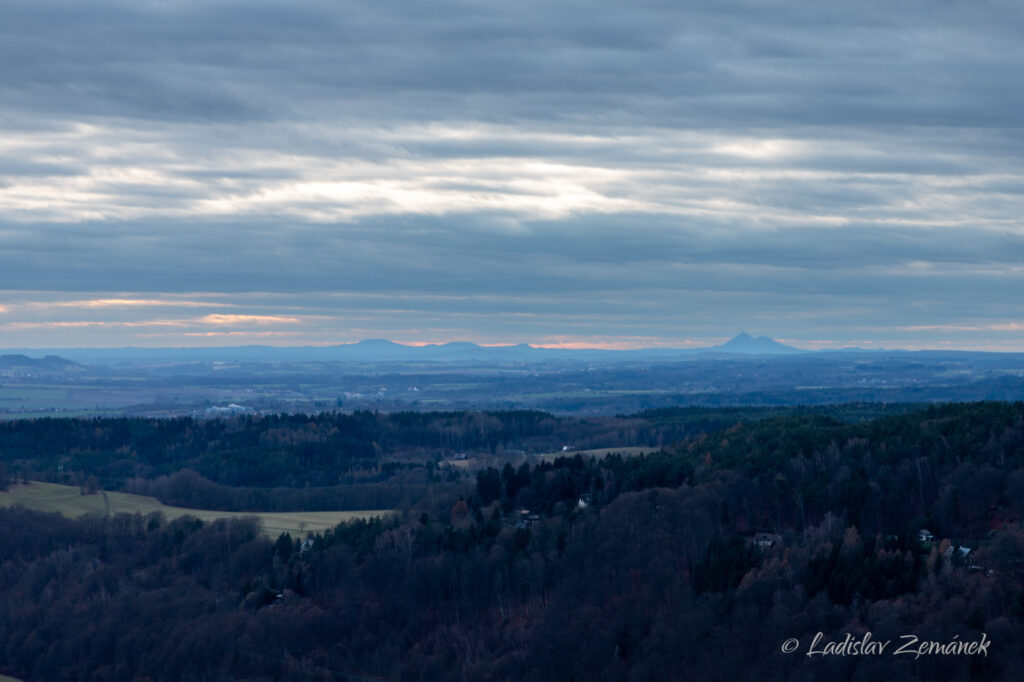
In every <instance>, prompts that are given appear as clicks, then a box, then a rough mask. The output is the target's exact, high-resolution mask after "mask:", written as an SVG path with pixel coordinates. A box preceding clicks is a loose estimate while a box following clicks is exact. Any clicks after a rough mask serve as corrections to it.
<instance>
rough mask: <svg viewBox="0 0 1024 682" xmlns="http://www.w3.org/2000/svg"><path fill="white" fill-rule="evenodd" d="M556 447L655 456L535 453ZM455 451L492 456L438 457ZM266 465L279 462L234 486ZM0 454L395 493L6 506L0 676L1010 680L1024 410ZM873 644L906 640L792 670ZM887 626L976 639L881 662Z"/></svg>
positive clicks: (683, 420) (419, 429) (359, 427)
mask: <svg viewBox="0 0 1024 682" xmlns="http://www.w3.org/2000/svg"><path fill="white" fill-rule="evenodd" d="M90 427H91V428H90ZM298 434H312V435H310V436H309V438H307V439H306V440H302V439H301V438H299V437H298ZM615 438H618V439H619V440H618V441H617V442H609V441H611V440H612V439H615ZM46 439H49V440H46ZM446 439H450V440H446ZM563 443H571V444H572V445H573V446H574V447H581V445H588V446H591V445H592V446H593V447H616V446H618V445H627V444H629V445H633V444H636V443H645V444H648V445H657V446H658V447H659V448H660V449H658V450H657V451H655V452H651V453H648V454H645V455H640V456H632V457H627V456H622V455H616V454H611V455H608V456H605V457H600V458H597V457H584V456H580V455H574V456H565V457H560V458H557V459H555V458H544V459H539V458H536V457H532V456H530V455H529V454H527V453H528V452H529V451H530V449H537V450H550V449H555V446H557V445H560V444H563ZM463 450H472V451H474V452H479V453H486V454H487V457H486V458H484V459H482V460H481V461H482V462H483V464H482V466H481V467H480V468H478V469H477V470H476V471H474V472H472V473H470V474H467V475H465V476H462V477H458V476H456V477H454V478H453V477H452V476H449V475H447V474H444V473H443V472H442V468H438V467H436V466H432V465H431V463H433V462H437V460H438V458H439V457H440V456H443V455H444V453H447V452H450V451H451V452H455V451H463ZM514 451H518V452H514ZM260 453H264V454H265V455H266V456H267V457H268V458H269V459H271V460H278V462H277V463H275V464H274V465H273V466H274V467H279V468H281V470H287V471H284V473H282V474H281V475H280V476H277V477H275V476H272V475H269V474H267V473H266V472H269V471H273V470H275V469H272V468H267V469H266V470H265V471H264V472H263V473H258V474H253V473H251V472H246V469H247V468H249V467H251V466H256V462H257V461H258V460H259V457H260ZM0 456H2V459H3V461H4V463H5V465H6V467H7V471H8V472H9V475H14V476H20V477H25V476H29V477H31V476H35V475H39V474H46V475H50V473H51V472H53V475H57V473H56V472H57V467H58V466H59V464H60V463H61V462H63V463H64V465H65V466H64V468H63V471H61V472H60V475H71V474H70V473H69V472H74V475H76V476H97V477H100V478H102V479H103V481H104V484H105V485H110V484H120V485H136V486H142V485H151V486H157V487H159V486H164V487H165V488H168V489H170V488H174V487H175V486H177V487H182V488H187V487H189V486H188V485H186V484H188V483H189V482H190V483H191V485H192V487H198V488H202V487H203V486H213V488H211V489H210V490H207V491H206V493H204V494H210V495H213V494H215V493H216V491H217V490H228V489H238V490H243V491H249V492H247V493H246V494H249V495H255V496H256V497H254V498H252V499H254V500H256V499H257V497H258V496H259V495H261V494H262V495H264V496H265V498H266V499H270V498H272V497H274V495H277V494H286V493H287V491H301V490H304V489H307V488H305V484H306V482H307V481H309V482H310V483H311V488H315V486H321V487H323V489H335V488H338V489H340V488H344V487H345V486H360V485H370V484H372V485H378V486H382V487H388V486H395V487H398V486H399V485H400V484H401V485H405V486H406V489H405V493H404V495H405V499H404V501H403V503H402V505H401V507H400V512H399V513H398V514H397V515H396V516H394V517H391V518H389V519H387V520H381V519H375V520H369V521H357V522H353V523H349V524H342V525H340V526H338V527H337V528H335V529H333V530H332V531H329V532H326V533H323V534H319V535H316V536H312V537H311V538H308V539H307V538H299V537H290V536H288V535H281V536H279V537H276V538H270V537H266V536H265V535H264V534H263V533H262V532H261V529H260V527H259V525H258V522H257V521H256V520H255V519H252V520H245V519H242V520H233V521H227V520H224V521H217V522H213V523H207V524H204V523H202V522H200V521H198V520H195V519H191V518H188V517H186V518H182V519H177V520H175V521H171V522H168V521H166V520H165V519H163V518H162V517H161V516H160V515H159V514H154V515H150V516H145V517H144V516H141V515H135V516H129V515H116V516H113V517H102V516H87V517H83V518H81V519H78V520H71V519H65V518H62V517H60V516H56V515H47V514H42V513H38V512H31V511H28V510H25V509H20V508H13V509H5V510H0V549H2V551H3V555H2V557H0V670H2V672H5V673H8V674H12V675H16V676H18V677H21V678H23V679H28V680H51V679H81V680H108V679H109V680H122V679H151V680H164V679H166V680H222V679H223V680H228V679H268V680H269V679H298V680H302V679H309V680H312V679H317V680H332V679H340V680H448V679H455V680H508V679H523V680H552V681H554V680H666V679H680V680H683V679H686V680H689V679H699V680H789V679H796V680H817V679H822V678H826V677H828V678H832V679H836V680H871V679H877V678H880V677H883V676H884V677H885V678H887V679H890V680H902V679H908V680H988V679H1001V680H1018V679H1024V531H1022V529H1021V526H1020V519H1021V514H1022V513H1024V404H1021V403H1012V404H1011V403H971V404H951V405H936V406H930V407H926V408H911V407H909V406H902V407H893V406H888V407H885V408H882V407H878V406H865V405H851V406H835V407H832V408H828V409H824V408H817V409H813V410H804V411H801V410H742V409H737V410H717V411H701V410H693V409H681V410H657V411H652V412H647V413H641V414H638V415H633V416H630V417H622V418H617V419H613V418H608V419H600V420H575V419H565V418H561V419H560V418H554V417H552V416H550V415H547V414H544V413H537V412H514V413H447V414H439V413H434V414H411V413H410V414H392V415H376V414H372V413H357V414H354V415H340V414H339V415H317V416H315V417H298V416H288V417H262V418H246V419H240V420H237V421H230V420H227V421H208V422H204V421H192V420H170V421H164V422H159V421H156V420H93V421H76V420H66V421H54V420H41V421H37V422H24V423H22V422H13V423H7V424H2V425H0ZM218 459H223V460H224V461H223V462H222V463H218V461H217V460H218ZM129 464H130V466H129ZM289 467H292V468H293V469H289ZM262 476H267V478H261V477H262ZM413 480H415V481H416V485H419V486H422V491H421V490H420V489H414V488H412V487H411V486H412V483H410V481H413ZM267 486H272V487H276V488H278V490H277V491H276V492H275V493H274V494H270V493H266V492H265V488H266V487H267ZM253 491H256V492H253ZM259 491H264V492H262V493H260V492H259ZM421 492H422V494H420V493H421ZM182 494H184V493H182ZM296 494H297V495H300V497H301V494H300V493H296ZM311 494H312V493H311ZM300 497H297V498H296V499H297V500H298V502H301V499H300ZM257 501H259V500H257ZM264 501H265V500H264ZM298 502H296V503H298ZM254 503H255V502H254ZM869 632H870V633H871V635H872V637H873V638H874V639H875V640H879V641H884V640H890V641H893V642H895V643H894V644H893V645H892V646H890V647H889V649H888V651H887V652H886V654H885V655H849V656H838V655H837V656H808V655H806V653H807V652H808V649H809V647H810V646H811V643H812V641H813V639H814V637H815V636H816V635H817V634H818V633H821V640H822V641H826V642H827V641H833V642H840V641H843V639H844V637H846V635H848V634H849V635H850V636H851V637H853V638H856V639H858V640H860V639H862V638H863V637H864V636H865V634H866V633H869ZM904 635H914V636H916V637H918V638H920V639H921V640H924V641H937V642H943V643H945V642H949V641H966V642H971V641H981V639H982V637H984V638H985V640H986V641H988V642H989V643H990V646H988V648H987V655H981V654H979V655H923V656H919V657H918V656H914V655H892V653H891V652H892V651H893V649H895V648H896V647H897V646H899V644H900V643H901V641H902V640H901V637H902V636H904ZM791 638H795V639H796V640H798V644H799V648H798V649H797V651H795V652H793V653H788V654H787V653H783V651H782V649H781V647H782V646H783V644H784V643H785V642H787V640H790V639H791Z"/></svg>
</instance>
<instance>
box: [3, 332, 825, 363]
mask: <svg viewBox="0 0 1024 682" xmlns="http://www.w3.org/2000/svg"><path fill="white" fill-rule="evenodd" d="M14 352H17V353H20V355H17V356H14V355H8V356H2V357H7V358H23V360H19V362H22V364H24V361H29V362H37V363H40V362H44V361H45V362H50V363H52V362H53V361H55V360H59V361H63V362H70V360H64V358H70V359H71V360H73V361H75V362H86V363H99V364H118V363H138V362H146V363H160V362H172V363H180V362H417V361H423V362H472V361H488V360H493V361H498V362H532V361H550V360H584V361H586V360H604V361H614V360H643V359H652V360H653V359H661V360H666V359H672V358H679V359H683V358H693V357H702V356H719V355H721V356H730V355H792V354H795V353H807V352H810V351H805V350H801V349H799V348H794V347H792V346H786V345H783V344H781V343H779V342H778V341H775V340H773V339H770V338H768V337H767V336H759V337H757V338H754V337H752V336H750V335H749V334H747V333H746V332H742V333H740V334H739V335H738V336H736V337H735V338H732V339H730V340H729V341H727V342H726V343H723V344H721V345H719V346H708V347H706V348H640V349H635V350H602V349H587V348H538V347H534V346H530V345H528V344H525V343H521V344H518V345H510V346H480V345H477V344H475V343H469V342H466V341H455V342H452V343H443V344H428V345H423V346H407V345H405V344H401V343H395V342H394V341H388V340H385V339H367V340H364V341H359V342H357V343H346V344H338V345H335V346H292V347H284V348H282V347H276V346H227V347H214V348H137V347H125V348H59V349H57V348H54V349H36V350H33V349H19V350H17V351H14ZM39 353H46V354H47V357H46V358H43V359H40V360H32V358H29V357H28V355H29V354H33V355H35V354H39ZM57 355H59V356H61V357H54V356H57ZM12 362H14V361H13V360H12ZM3 366H5V365H4V364H2V361H0V367H3Z"/></svg>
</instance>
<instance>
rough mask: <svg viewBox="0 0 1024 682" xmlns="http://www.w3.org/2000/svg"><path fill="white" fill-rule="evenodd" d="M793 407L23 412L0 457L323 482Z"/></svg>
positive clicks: (223, 479) (654, 437)
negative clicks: (230, 415) (590, 411)
mask: <svg viewBox="0 0 1024 682" xmlns="http://www.w3.org/2000/svg"><path fill="white" fill-rule="evenodd" d="M825 409H827V410H830V411H829V412H828V413H829V414H833V411H834V412H835V413H836V416H839V417H840V418H844V419H845V418H850V419H863V418H865V417H871V416H877V415H878V414H885V413H890V412H893V411H906V409H908V406H899V405H895V406H885V405H873V404H864V405H851V406H841V407H831V408H825ZM794 412H795V408H774V409H742V408H723V409H717V410H712V409H702V408H683V409H669V410H653V411H650V412H647V413H643V414H640V415H636V416H631V417H614V418H613V417H602V418H593V419H580V418H568V417H554V416H552V415H550V414H548V413H546V412H535V411H512V412H426V413H419V412H397V413H391V414H384V413H374V412H355V413H352V414H343V413H322V414H316V415H302V414H292V415H259V416H244V417H240V418H236V419H209V420H206V419H203V420H197V419H192V418H176V419H151V418H96V419H53V418H45V419H27V420H18V421H0V462H2V463H4V464H5V465H6V467H7V469H8V471H10V472H11V473H12V474H15V475H19V474H20V475H22V476H23V477H35V478H42V479H44V480H55V479H56V478H57V474H58V473H61V472H62V473H65V474H68V475H71V474H77V475H82V476H97V477H98V478H99V479H100V482H101V483H102V485H103V487H105V488H108V489H118V488H120V487H121V486H122V485H124V483H125V482H126V481H128V480H130V479H133V478H143V479H155V478H157V477H159V476H167V475H170V474H173V473H174V472H176V471H181V470H183V469H190V470H192V471H195V472H197V473H199V474H200V475H202V476H203V477H205V478H207V479H209V480H211V481H214V482H216V483H220V484H223V485H229V486H250V487H264V488H267V487H304V486H321V487H324V486H328V487H329V486H334V485H338V484H342V483H350V482H366V481H367V480H371V479H374V477H376V479H377V480H385V479H387V478H389V477H390V475H391V474H392V473H394V472H395V471H396V470H398V469H400V468H401V467H396V466H395V464H394V460H399V461H405V462H408V461H416V462H424V461H435V460H437V459H438V458H439V457H442V456H444V455H445V454H451V453H455V452H471V453H477V454H479V453H484V454H492V455H499V456H500V455H502V454H507V453H517V452H518V453H523V452H532V453H536V452H551V451H553V450H560V449H561V448H562V446H564V445H570V446H571V447H572V448H573V449H581V450H582V449H588V448H605V447H624V446H633V445H642V446H649V447H661V446H664V445H668V444H671V443H673V442H677V441H679V440H682V439H683V438H685V437H687V436H690V435H693V434H696V433H700V432H706V431H714V430H717V429H721V428H725V427H727V426H730V425H731V424H734V423H736V422H737V421H739V420H757V419H763V418H766V417H771V416H781V415H785V414H793V413H794ZM389 461H391V464H390V465H389V464H388V462H389ZM389 466H390V468H389Z"/></svg>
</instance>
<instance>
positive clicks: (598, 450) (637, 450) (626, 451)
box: [541, 446, 661, 459]
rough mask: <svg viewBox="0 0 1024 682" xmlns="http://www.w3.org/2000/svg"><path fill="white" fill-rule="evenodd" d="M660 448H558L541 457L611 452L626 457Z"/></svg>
mask: <svg viewBox="0 0 1024 682" xmlns="http://www.w3.org/2000/svg"><path fill="white" fill-rule="evenodd" d="M660 449H661V448H658V447H653V446H630V447H625V448H595V449H593V450H564V451H563V450H560V451H558V452H546V453H544V454H543V455H541V457H547V458H549V459H555V458H557V457H575V456H576V455H583V456H584V457H604V456H605V455H610V454H612V453H615V452H617V453H619V454H620V455H625V456H626V457H635V456H636V455H642V454H644V453H647V452H657V451H658V450H660Z"/></svg>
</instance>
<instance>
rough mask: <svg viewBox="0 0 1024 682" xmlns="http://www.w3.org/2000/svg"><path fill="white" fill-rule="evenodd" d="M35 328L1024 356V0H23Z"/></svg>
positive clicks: (19, 14)
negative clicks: (774, 343) (738, 340)
mask: <svg viewBox="0 0 1024 682" xmlns="http://www.w3.org/2000/svg"><path fill="white" fill-rule="evenodd" d="M0 15H2V20H0V348H44V347H48V348H59V347H97V346H128V345H132V346H200V345H244V344H252V343H260V344H269V345H322V344H333V343H346V342H353V341H357V340H360V339H367V338H387V339H391V340H394V341H398V342H402V343H438V342H446V341H455V340H467V341H474V342H477V343H481V344H504V343H530V344H534V345H548V346H576V347H603V348H636V347H657V346H665V347H681V348H685V347H694V346H704V345H711V344H714V343H720V342H721V341H723V340H725V339H727V338H729V337H731V336H733V335H734V334H736V333H738V332H739V331H740V330H746V331H748V332H750V333H752V334H755V335H759V334H765V335H768V336H771V337H773V338H776V339H778V340H780V341H783V342H786V343H790V344H792V345H795V346H799V347H803V348H836V347H847V346H861V347H889V348H970V349H979V350H1017V351H1024V296H1022V293H1024V222H1022V221H1024V218H1022V216H1024V130H1022V128H1024V113H1022V112H1024V70H1022V68H1021V66H1022V65H1024V5H1022V3H1020V2H1018V1H1016V0H1012V1H1010V0H1008V1H1005V2H1004V1H985V0H972V1H970V2H967V1H965V2H950V1H943V0H927V1H922V2H913V1H903V0H901V1H898V2H893V1H892V0H887V1H886V2H872V1H867V2H856V3H851V2H831V1H823V2H811V3H809V2H806V1H805V0H800V1H795V0H793V1H788V0H784V1H780V2H766V1H765V2H762V1H751V2H728V1H724V2H723V1H715V2H710V1H709V2H679V1H677V0H673V1H671V2H670V1H667V0H666V1H661V0H658V1H651V2H630V3H622V2H605V1H603V0H588V1H587V2H577V1H574V0H567V1H563V2H557V3H553V2H550V1H549V0H544V1H541V0H520V1H519V2H514V3H511V2H495V1H492V0H463V1H458V2H452V1H449V0H432V1H431V2H422V1H421V0H378V1H375V2H349V1H345V0H330V1H323V2H321V1H296V2H288V3H285V2H265V1H263V0H245V1H244V2H234V1H231V2H226V1H223V0H203V1H198V0H196V1H193V0H176V1H170V0H168V1H164V2H154V1H150V0H123V1H117V2H114V1H110V0H91V1H90V2H88V3H83V2H80V1H79V0H61V1H54V0H9V1H8V2H4V3H3V8H2V10H0Z"/></svg>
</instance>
